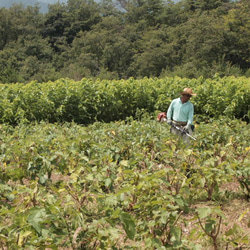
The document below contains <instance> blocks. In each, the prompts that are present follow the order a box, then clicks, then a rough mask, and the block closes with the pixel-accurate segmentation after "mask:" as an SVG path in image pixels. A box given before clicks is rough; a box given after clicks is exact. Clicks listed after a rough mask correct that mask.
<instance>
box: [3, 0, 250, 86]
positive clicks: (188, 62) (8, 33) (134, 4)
mask: <svg viewBox="0 0 250 250" xmlns="http://www.w3.org/2000/svg"><path fill="white" fill-rule="evenodd" d="M117 2H119V6H120V8H117V4H118V3H117V4H116V5H114V4H113V2H112V1H111V0H102V1H101V2H100V3H97V2H95V1H92V0H81V1H80V0H69V1H68V2H67V4H60V3H57V4H53V5H50V7H49V11H48V13H46V14H41V13H40V12H39V8H38V7H27V8H24V7H22V6H21V5H17V6H13V7H11V8H9V9H5V8H2V9H0V82H1V83H10V82H25V83H26V82H29V81H31V80H38V81H39V82H43V81H48V80H56V79H58V78H67V77H68V78H71V79H74V80H80V79H82V78H83V77H87V78H100V79H128V78H129V77H134V78H143V77H165V76H174V75H178V76H180V77H187V78H198V77H200V76H203V77H205V78H209V77H212V76H214V75H215V73H218V74H219V76H221V77H223V76H229V75H235V76H242V75H245V76H249V75H250V71H249V65H250V63H249V62H250V53H249V50H250V49H249V48H250V42H249V41H250V39H249V37H250V29H249V16H250V15H249V14H250V3H249V1H246V0H242V1H238V2H234V1H230V0H219V1H217V0H216V1H215V0H211V1H209V2H208V1H205V0H196V1H190V0H182V1H180V2H178V3H174V2H173V1H163V0H155V1H149V0H143V1H139V0H133V1H126V0H119V1H117Z"/></svg>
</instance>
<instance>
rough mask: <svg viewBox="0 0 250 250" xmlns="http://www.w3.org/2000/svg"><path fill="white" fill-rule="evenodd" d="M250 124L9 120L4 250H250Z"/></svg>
mask: <svg viewBox="0 0 250 250" xmlns="http://www.w3.org/2000/svg"><path fill="white" fill-rule="evenodd" d="M249 129H250V127H249V124H246V123H245V122H240V121H239V120H231V119H227V118H224V119H220V120H215V121H213V124H208V123H200V124H196V130H195V136H196V137H197V141H190V145H187V144H184V143H183V142H182V140H178V138H176V137H175V136H174V135H172V134H170V132H169V127H168V125H167V124H160V123H157V122H156V120H155V119H154V118H153V117H150V116H148V115H144V116H142V117H141V119H139V120H134V119H133V118H128V119H126V120H124V121H117V122H110V123H102V122H95V123H93V124H91V125H88V126H82V125H79V124H76V123H73V122H71V123H58V124H56V123H55V124H51V123H47V122H40V123H31V124H19V125H17V126H15V127H13V126H10V125H6V124H2V125H1V126H0V150H1V151H0V167H1V177H0V178H1V183H0V191H1V198H0V202H1V210H0V213H1V221H0V245H1V247H2V249H204V248H206V249H240V247H241V248H242V249H247V248H248V247H249V245H250V227H249V226H250V221H249V218H250V210H249V198H250V146H249V141H250V133H249Z"/></svg>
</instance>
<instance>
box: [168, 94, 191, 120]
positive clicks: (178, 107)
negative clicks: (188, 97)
mask: <svg viewBox="0 0 250 250" xmlns="http://www.w3.org/2000/svg"><path fill="white" fill-rule="evenodd" d="M193 117H194V105H193V104H192V103H191V102H190V101H187V102H186V103H182V101H181V98H176V99H174V100H173V101H172V102H171V104H170V106H169V108H168V111H167V119H168V120H174V121H177V122H187V124H192V123H193Z"/></svg>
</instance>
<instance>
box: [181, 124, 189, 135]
mask: <svg viewBox="0 0 250 250" xmlns="http://www.w3.org/2000/svg"><path fill="white" fill-rule="evenodd" d="M183 130H184V131H185V132H188V133H189V132H190V130H191V124H187V125H186V126H185V127H184V128H183Z"/></svg>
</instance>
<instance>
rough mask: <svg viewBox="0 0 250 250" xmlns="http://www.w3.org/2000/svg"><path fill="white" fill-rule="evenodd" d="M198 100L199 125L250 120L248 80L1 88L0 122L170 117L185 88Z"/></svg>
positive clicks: (84, 82)
mask: <svg viewBox="0 0 250 250" xmlns="http://www.w3.org/2000/svg"><path fill="white" fill-rule="evenodd" d="M187 86H188V87H192V88H193V90H194V92H196V93H197V94H198V96H197V97H195V98H193V100H192V102H193V103H194V105H195V113H196V116H197V119H196V120H197V121H199V120H204V119H205V118H206V119H207V118H218V117H219V116H220V115H225V116H227V117H229V118H240V119H244V120H249V117H250V111H249V110H250V80H249V79H248V78H245V77H242V78H235V77H225V78H216V77H215V78H214V79H203V78H199V79H192V80H189V79H183V78H164V79H158V78H150V79H148V78H144V79H142V80H135V79H133V78H131V79H129V80H118V81H111V80H97V81H92V80H88V79H82V80H81V81H78V82H76V81H73V80H68V79H60V80H57V81H55V82H46V83H37V82H30V83H29V84H21V83H16V84H4V85H0V91H1V92H0V122H2V123H9V124H18V123H19V122H20V121H41V120H46V121H49V122H58V121H68V122H69V121H75V122H77V123H81V124H89V123H92V122H94V121H104V122H110V121H115V120H123V119H125V118H126V117H129V116H132V117H137V116H140V114H141V113H142V112H148V113H149V114H151V115H155V113H156V112H158V111H166V110H167V108H168V105H169V104H170V102H171V100H172V99H173V98H176V97H178V96H179V93H180V91H181V90H182V89H183V88H184V87H187Z"/></svg>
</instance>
